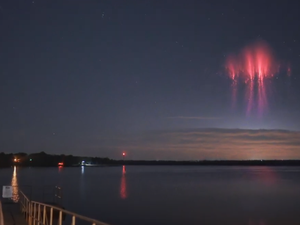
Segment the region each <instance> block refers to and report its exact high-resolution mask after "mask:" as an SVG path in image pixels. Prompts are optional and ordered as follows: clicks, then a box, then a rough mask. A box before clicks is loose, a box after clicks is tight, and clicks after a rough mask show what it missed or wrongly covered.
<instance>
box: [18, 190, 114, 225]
mask: <svg viewBox="0 0 300 225" xmlns="http://www.w3.org/2000/svg"><path fill="white" fill-rule="evenodd" d="M19 193H20V194H19V195H20V206H21V211H22V212H23V213H24V214H25V218H26V221H27V223H28V225H55V224H54V222H57V224H58V225H62V224H63V217H64V216H66V215H69V216H71V218H72V222H71V225H76V221H77V220H78V219H80V220H83V221H86V222H88V223H90V224H91V225H109V224H107V223H104V222H101V221H98V220H95V219H91V218H89V217H86V216H82V215H79V214H77V213H73V212H71V211H68V210H66V209H62V208H60V207H57V206H53V205H49V204H45V203H41V202H36V201H31V200H30V199H29V198H28V197H27V196H26V195H25V194H24V193H23V192H22V191H21V190H20V191H19Z"/></svg>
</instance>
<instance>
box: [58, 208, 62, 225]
mask: <svg viewBox="0 0 300 225" xmlns="http://www.w3.org/2000/svg"><path fill="white" fill-rule="evenodd" d="M58 225H62V211H61V210H59V222H58Z"/></svg>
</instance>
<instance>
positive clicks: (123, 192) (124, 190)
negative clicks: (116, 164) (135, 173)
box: [120, 166, 128, 199]
mask: <svg viewBox="0 0 300 225" xmlns="http://www.w3.org/2000/svg"><path fill="white" fill-rule="evenodd" d="M125 175H126V167H125V166H123V168H122V178H121V187H120V197H121V198H122V199H126V198H127V197H128V194H127V188H126V176H125Z"/></svg>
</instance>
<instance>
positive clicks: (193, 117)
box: [167, 116, 222, 120]
mask: <svg viewBox="0 0 300 225" xmlns="http://www.w3.org/2000/svg"><path fill="white" fill-rule="evenodd" d="M167 118H168V119H183V120H220V119H222V118H221V117H205V116H173V117H167Z"/></svg>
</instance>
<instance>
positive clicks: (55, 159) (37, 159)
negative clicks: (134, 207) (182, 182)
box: [0, 152, 300, 167]
mask: <svg viewBox="0 0 300 225" xmlns="http://www.w3.org/2000/svg"><path fill="white" fill-rule="evenodd" d="M83 162H84V165H85V166H103V165H185V166H189V165H190V166H192V165H195V166H196V165H198V166H300V160H202V161H200V160H199V161H171V160H169V161H168V160H113V159H109V158H99V157H82V156H73V155H50V154H46V153H45V152H40V153H33V154H26V153H16V154H12V153H10V154H5V153H0V167H11V166H14V165H18V166H32V167H34V166H37V167H51V166H59V164H60V163H62V165H63V166H67V167H68V166H81V165H83Z"/></svg>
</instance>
